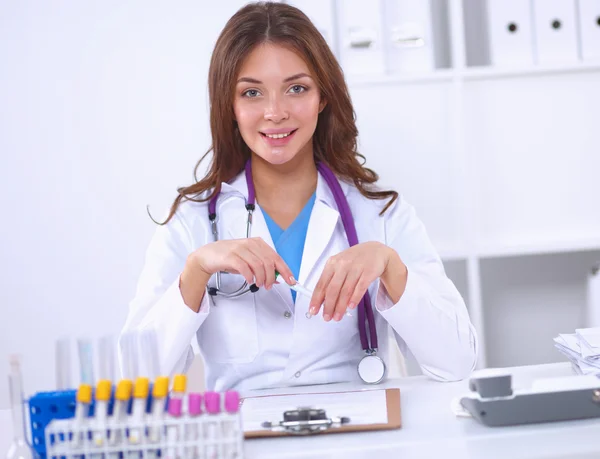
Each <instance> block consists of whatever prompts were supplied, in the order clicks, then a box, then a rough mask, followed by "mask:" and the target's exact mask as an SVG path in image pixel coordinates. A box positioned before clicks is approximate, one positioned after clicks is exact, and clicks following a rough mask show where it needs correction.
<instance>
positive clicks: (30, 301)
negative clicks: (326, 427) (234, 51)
mask: <svg viewBox="0 0 600 459" xmlns="http://www.w3.org/2000/svg"><path fill="white" fill-rule="evenodd" d="M243 3H244V2H242V1H234V0H227V1H221V2H211V3H210V9H209V8H208V7H207V4H206V2H199V1H194V0H179V1H177V2H162V1H141V0H136V1H128V2H122V1H120V0H119V1H116V0H102V1H100V0H95V1H90V0H86V1H85V2H61V1H57V0H52V1H43V2H39V1H19V2H11V1H6V2H0V63H1V64H0V66H1V67H0V174H1V175H0V176H1V177H2V178H1V180H0V200H1V204H2V214H3V218H2V226H1V230H0V232H1V234H2V239H1V240H0V259H1V260H2V264H1V267H0V270H1V271H0V272H1V281H0V308H1V309H0V408H4V407H6V406H7V405H8V395H7V394H8V388H7V382H6V377H5V374H6V371H7V369H8V363H7V357H8V355H9V354H10V353H14V352H18V353H20V354H22V356H23V365H24V378H25V391H26V393H27V394H32V393H33V392H34V391H37V390H50V389H53V388H54V381H55V379H54V362H53V357H54V340H55V339H56V338H57V337H59V336H63V335H71V336H78V335H90V336H99V335H101V334H104V333H118V331H119V330H120V328H121V326H122V325H123V322H124V320H125V317H126V313H127V305H128V302H129V301H130V299H131V298H132V296H133V294H134V289H135V283H136V281H137V276H138V275H139V272H140V270H141V267H142V263H143V256H144V251H145V248H146V246H147V244H148V241H149V239H150V236H151V234H152V231H153V229H154V224H153V223H152V222H151V220H150V219H149V217H148V216H147V214H146V205H147V204H149V205H150V206H151V209H152V210H153V211H154V214H155V215H157V216H160V215H161V214H163V212H164V210H165V209H166V207H167V206H168V205H169V204H170V202H171V200H172V199H173V198H174V197H175V190H176V187H177V186H180V185H185V184H189V183H191V181H192V170H193V167H194V164H195V163H196V161H197V160H198V159H199V158H200V156H201V155H202V154H203V153H204V152H205V151H206V149H207V148H208V146H209V145H210V139H209V135H208V134H209V130H208V115H207V86H206V85H207V83H206V82H207V73H208V64H209V57H210V53H211V52H212V47H213V45H214V42H215V40H216V37H217V36H218V33H219V32H220V30H221V29H222V27H223V26H224V25H225V22H226V20H227V19H228V18H229V17H230V16H231V15H232V14H233V13H234V12H235V11H236V10H237V8H238V7H239V6H241V5H242V4H243ZM209 11H210V13H209Z"/></svg>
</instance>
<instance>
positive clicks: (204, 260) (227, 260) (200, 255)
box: [179, 237, 294, 312]
mask: <svg viewBox="0 0 600 459" xmlns="http://www.w3.org/2000/svg"><path fill="white" fill-rule="evenodd" d="M276 270H277V271H278V272H279V273H280V274H281V276H282V277H283V279H284V280H285V281H286V282H287V283H288V284H289V285H293V284H294V281H293V280H292V279H293V274H292V271H291V270H290V268H289V267H288V266H287V264H286V263H285V262H284V261H283V258H281V257H280V256H279V254H278V253H277V252H276V251H275V250H274V249H273V248H272V247H270V246H269V245H268V244H267V243H266V242H265V241H264V240H263V239H262V238H259V237H254V238H248V239H229V240H221V241H216V242H211V243H209V244H206V245H204V246H202V247H200V248H199V249H198V250H196V251H195V252H193V253H192V254H190V256H189V257H188V259H187V262H186V265H185V268H184V270H183V273H182V274H181V283H180V286H179V287H180V290H181V293H182V296H183V299H184V302H185V304H186V305H188V307H190V308H191V309H192V310H193V311H196V312H197V311H198V309H199V308H200V303H201V301H202V297H203V296H204V290H205V288H206V284H207V283H208V280H209V279H210V277H211V276H212V275H213V274H215V273H216V272H219V271H224V272H228V273H232V274H240V275H241V276H243V277H244V279H245V280H246V282H248V284H253V283H255V284H256V286H257V287H265V288H266V289H267V290H269V289H271V287H272V286H273V284H274V283H275V271H276Z"/></svg>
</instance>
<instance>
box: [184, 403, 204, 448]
mask: <svg viewBox="0 0 600 459" xmlns="http://www.w3.org/2000/svg"><path fill="white" fill-rule="evenodd" d="M201 415H202V395H201V394H198V393H193V394H189V396H188V417H189V421H190V422H189V424H188V428H187V429H186V432H185V439H186V441H187V442H188V443H194V444H197V443H198V440H200V436H201V435H202V432H201V430H200V429H199V424H198V419H197V418H198V416H201ZM200 453H201V451H198V450H197V447H196V446H190V447H188V448H187V449H186V452H185V454H186V458H187V459H194V458H196V457H199V456H200Z"/></svg>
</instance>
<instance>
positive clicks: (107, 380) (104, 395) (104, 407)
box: [94, 336, 115, 447]
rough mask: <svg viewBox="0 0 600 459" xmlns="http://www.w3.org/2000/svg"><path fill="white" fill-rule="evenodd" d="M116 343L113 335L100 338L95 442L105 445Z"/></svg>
mask: <svg viewBox="0 0 600 459" xmlns="http://www.w3.org/2000/svg"><path fill="white" fill-rule="evenodd" d="M114 354H115V344H114V338H113V337H112V336H104V337H102V338H100V342H99V346H98V376H99V379H98V382H97V384H96V407H95V409H94V444H95V446H96V447H102V446H104V444H105V442H106V429H107V422H108V403H109V401H110V396H111V392H112V381H113V380H114Z"/></svg>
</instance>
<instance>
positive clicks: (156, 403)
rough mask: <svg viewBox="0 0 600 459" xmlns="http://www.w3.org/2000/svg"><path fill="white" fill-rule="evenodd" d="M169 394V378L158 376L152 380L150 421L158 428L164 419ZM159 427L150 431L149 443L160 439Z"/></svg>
mask: <svg viewBox="0 0 600 459" xmlns="http://www.w3.org/2000/svg"><path fill="white" fill-rule="evenodd" d="M168 393H169V378H167V377H166V376H159V377H158V378H156V379H155V380H154V386H153V387H152V408H151V413H152V420H153V421H154V422H155V423H156V424H157V425H158V426H160V423H161V421H162V420H164V417H165V403H166V400H167V395H168ZM160 429H161V428H160V427H154V428H152V429H150V441H152V442H157V441H158V440H159V439H160Z"/></svg>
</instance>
